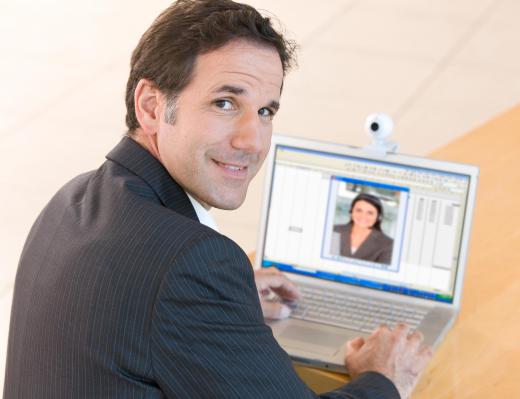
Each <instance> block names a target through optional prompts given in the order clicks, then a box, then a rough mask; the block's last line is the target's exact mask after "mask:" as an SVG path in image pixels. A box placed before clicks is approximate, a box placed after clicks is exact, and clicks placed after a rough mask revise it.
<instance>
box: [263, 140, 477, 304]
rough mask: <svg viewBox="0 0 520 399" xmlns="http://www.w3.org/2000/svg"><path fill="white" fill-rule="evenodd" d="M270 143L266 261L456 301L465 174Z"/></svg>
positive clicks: (336, 278)
mask: <svg viewBox="0 0 520 399" xmlns="http://www.w3.org/2000/svg"><path fill="white" fill-rule="evenodd" d="M274 151H275V160H274V162H275V164H274V168H273V176H272V180H271V187H270V193H269V205H268V214H267V221H266V223H267V224H266V233H265V234H266V235H265V239H264V242H263V245H264V248H263V258H262V266H263V267H269V266H275V267H277V268H278V269H280V270H282V271H285V272H291V273H297V274H303V275H307V276H312V277H316V278H321V279H327V280H333V281H337V282H342V283H348V284H353V285H357V286H362V287H367V288H373V289H378V290H384V291H390V292H395V293H400V294H403V295H410V296H416V297H421V298H426V299H431V300H435V301H441V302H448V303H451V302H452V301H453V296H454V288H455V283H456V281H455V280H456V275H457V266H458V260H459V256H460V248H461V239H462V231H463V223H464V214H465V207H466V206H467V198H468V190H469V183H470V176H469V175H464V174H456V173H448V172H444V171H438V170H433V169H426V168H423V167H413V166H410V165H403V164H398V163H393V162H386V161H374V160H369V159H364V158H359V157H353V156H347V155H341V154H333V153H327V152H321V151H315V150H308V149H301V148H296V147H292V146H286V145H277V146H276V147H275V149H274Z"/></svg>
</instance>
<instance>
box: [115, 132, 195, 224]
mask: <svg viewBox="0 0 520 399" xmlns="http://www.w3.org/2000/svg"><path fill="white" fill-rule="evenodd" d="M106 158H107V159H109V160H111V161H114V162H116V163H118V164H119V165H121V166H123V167H125V168H126V169H128V170H129V171H130V172H132V173H134V174H136V175H137V176H139V177H140V178H141V179H143V180H144V181H146V183H148V184H149V185H150V187H152V189H153V190H154V191H155V192H156V194H157V196H158V197H159V199H160V200H161V202H162V204H163V205H164V206H166V207H167V208H170V209H172V210H175V211H176V212H178V213H180V214H182V215H184V216H186V217H189V218H191V219H194V220H196V221H198V220H199V219H198V218H197V214H196V213H195V209H193V206H192V205H191V202H190V200H189V198H188V196H187V195H186V192H185V191H184V189H183V188H182V187H181V186H180V185H179V184H178V183H177V182H176V181H175V180H173V178H172V177H171V176H170V174H169V173H168V171H167V170H166V169H165V168H164V166H163V165H162V164H161V163H160V162H159V160H157V159H156V158H155V157H154V156H153V155H152V154H150V153H149V152H148V150H147V149H145V148H143V147H142V146H141V145H140V144H139V143H137V142H135V141H134V140H132V139H131V138H129V137H124V138H123V139H122V140H121V141H120V142H119V144H118V145H117V146H116V147H115V148H114V149H113V150H112V151H110V153H109V154H108V155H107V156H106Z"/></svg>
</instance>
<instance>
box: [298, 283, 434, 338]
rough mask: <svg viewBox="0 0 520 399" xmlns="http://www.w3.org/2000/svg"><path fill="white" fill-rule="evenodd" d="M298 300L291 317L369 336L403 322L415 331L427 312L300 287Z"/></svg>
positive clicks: (339, 293)
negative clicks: (384, 325) (299, 298)
mask: <svg viewBox="0 0 520 399" xmlns="http://www.w3.org/2000/svg"><path fill="white" fill-rule="evenodd" d="M300 291H301V293H302V299H301V300H299V301H298V303H297V304H296V305H294V307H293V309H292V312H291V316H290V317H292V318H293V319H302V320H308V321H313V322H317V323H322V324H329V325H332V326H337V327H342V328H348V329H352V330H358V331H363V332H366V333H369V332H372V331H373V330H374V329H375V328H377V327H378V326H379V325H381V324H383V323H384V324H386V325H388V326H394V325H396V324H397V323H401V322H405V323H407V324H408V325H410V328H412V329H414V330H415V329H416V328H417V327H418V326H419V324H421V321H422V320H423V318H424V316H425V315H426V313H427V311H426V310H424V309H420V308H416V309H412V308H407V309H403V307H402V306H398V305H397V304H392V303H389V302H384V301H377V300H374V299H372V298H362V297H358V296H353V295H348V294H345V293H344V292H333V291H324V290H323V289H314V288H311V287H308V286H300Z"/></svg>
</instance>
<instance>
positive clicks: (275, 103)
mask: <svg viewBox="0 0 520 399" xmlns="http://www.w3.org/2000/svg"><path fill="white" fill-rule="evenodd" d="M269 106H270V107H271V108H272V109H274V110H275V111H278V110H279V109H280V103H279V102H278V101H271V102H270V103H269Z"/></svg>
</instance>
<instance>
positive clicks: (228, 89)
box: [213, 85, 280, 111]
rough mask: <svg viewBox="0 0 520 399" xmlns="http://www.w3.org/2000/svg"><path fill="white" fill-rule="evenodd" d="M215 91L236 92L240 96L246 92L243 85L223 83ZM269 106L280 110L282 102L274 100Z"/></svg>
mask: <svg viewBox="0 0 520 399" xmlns="http://www.w3.org/2000/svg"><path fill="white" fill-rule="evenodd" d="M213 92H214V93H231V94H235V95H237V96H238V95H240V94H244V93H245V92H246V90H245V89H243V88H242V87H237V86H231V85H223V86H220V87H218V88H216V89H215V90H213ZM269 107H271V108H272V109H274V110H275V111H278V110H279V109H280V103H279V102H278V101H275V100H273V101H271V102H270V103H269Z"/></svg>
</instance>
